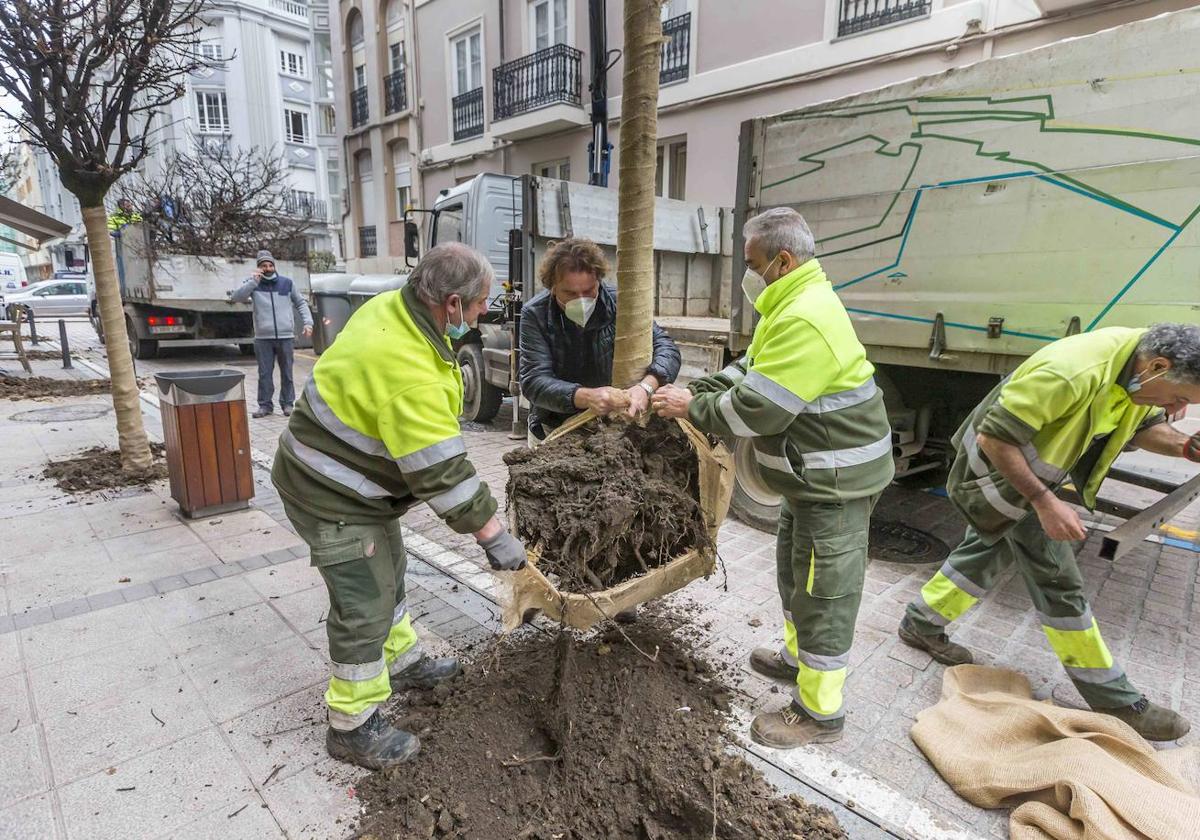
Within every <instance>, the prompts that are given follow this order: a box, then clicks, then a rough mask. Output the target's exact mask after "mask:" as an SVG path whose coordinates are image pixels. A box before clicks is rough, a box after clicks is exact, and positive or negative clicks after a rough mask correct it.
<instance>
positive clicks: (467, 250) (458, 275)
mask: <svg viewBox="0 0 1200 840" xmlns="http://www.w3.org/2000/svg"><path fill="white" fill-rule="evenodd" d="M495 279H496V272H495V271H494V270H493V269H492V265H491V263H489V262H488V261H487V258H486V257H484V255H483V254H481V253H479V252H478V251H476V250H475V249H474V248H471V247H468V246H466V245H463V244H462V243H461V242H445V243H443V244H441V245H435V246H434V247H432V248H430V249H429V252H428V253H426V254H425V256H424V257H423V258H422V259H421V261H420V262H419V263H417V267H416V268H414V269H413V270H412V274H410V275H408V285H409V286H411V287H412V290H413V291H414V292H416V293H417V297H419V298H420V299H421V300H422V301H423V302H424V303H425V304H426V305H428V306H441V305H442V304H443V303H445V302H446V298H448V297H450V295H459V296H461V297H462V299H463V300H464V301H472V300H476V299H478V298H479V297H480V296H481V295H483V294H486V293H487V291H488V290H489V289H491V287H492V281H494V280H495Z"/></svg>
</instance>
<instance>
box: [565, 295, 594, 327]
mask: <svg viewBox="0 0 1200 840" xmlns="http://www.w3.org/2000/svg"><path fill="white" fill-rule="evenodd" d="M595 311H596V299H595V298H587V297H581V298H575V300H573V301H570V302H569V303H568V304H567V305H566V306H564V307H563V313H564V314H565V315H566V316H567V318H568V319H570V320H571V321H572V322H573V323H575V324H578V325H579V326H580V327H581V328H582V327H586V326H587V322H588V319H590V318H591V317H592V313H593V312H595Z"/></svg>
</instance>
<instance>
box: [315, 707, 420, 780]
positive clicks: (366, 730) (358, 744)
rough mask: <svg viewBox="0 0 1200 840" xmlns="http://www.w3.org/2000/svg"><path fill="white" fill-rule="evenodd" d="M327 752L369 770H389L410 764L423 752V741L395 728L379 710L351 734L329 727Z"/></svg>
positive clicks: (326, 738)
mask: <svg viewBox="0 0 1200 840" xmlns="http://www.w3.org/2000/svg"><path fill="white" fill-rule="evenodd" d="M325 749H326V750H328V751H329V754H330V755H331V756H333V757H334V758H336V759H338V760H339V761H346V762H349V763H350V764H357V765H358V766H359V767H365V768H367V769H368V770H386V769H387V768H388V767H395V766H396V765H397V764H402V763H403V762H405V761H408V760H409V759H410V758H412V757H413V756H414V755H416V754H417V751H418V750H419V749H421V740H420V739H419V738H418V737H417V736H416V735H413V734H412V733H411V732H405V731H404V730H403V729H396V728H395V727H394V726H392V725H391V724H390V723H388V722H387V721H386V720H384V719H383V715H381V714H380V713H379V710H378V709H376V711H375V713H374V714H373V715H371V716H370V717H369V718H367V721H366V723H364V724H363V725H362V726H360V727H358V728H357V729H351V730H350V731H349V732H342V731H341V730H338V729H334V728H333V727H332V726H331V727H329V731H328V732H327V733H326V734H325Z"/></svg>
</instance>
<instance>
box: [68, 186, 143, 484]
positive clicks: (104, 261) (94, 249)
mask: <svg viewBox="0 0 1200 840" xmlns="http://www.w3.org/2000/svg"><path fill="white" fill-rule="evenodd" d="M83 224H84V226H85V227H86V228H87V240H88V251H89V252H90V253H91V258H92V274H93V275H94V276H95V278H96V303H97V305H98V308H99V310H100V323H101V324H102V325H103V327H104V349H105V350H106V351H107V353H108V375H109V378H110V379H111V380H112V401H113V411H115V412H116V415H117V441H118V444H119V446H120V448H121V468H122V469H124V470H126V471H133V470H144V469H148V468H149V467H150V464H151V457H150V441H149V440H148V439H147V437H146V429H145V427H144V426H143V425H142V408H141V405H140V404H139V402H138V385H137V377H136V376H135V375H134V372H133V356H131V355H130V353H129V337H128V334H127V333H126V332H125V312H124V309H123V308H122V306H121V289H120V287H119V286H118V285H117V264H116V260H115V259H114V258H113V246H112V238H111V237H110V236H109V233H108V216H107V214H106V213H105V211H104V207H103V206H101V207H84V208H83Z"/></svg>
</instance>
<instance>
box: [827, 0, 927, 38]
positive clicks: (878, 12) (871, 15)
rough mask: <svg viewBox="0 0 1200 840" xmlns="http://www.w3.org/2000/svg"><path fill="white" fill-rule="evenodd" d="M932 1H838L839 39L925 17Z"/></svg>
mask: <svg viewBox="0 0 1200 840" xmlns="http://www.w3.org/2000/svg"><path fill="white" fill-rule="evenodd" d="M930 5H931V3H930V0H838V37H842V36H844V35H854V34H857V33H859V32H866V31H868V30H870V29H878V28H879V27H881V26H888V25H889V24H893V23H899V22H900V21H903V20H911V19H912V18H919V17H925V16H926V15H928V14H929V8H930Z"/></svg>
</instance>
